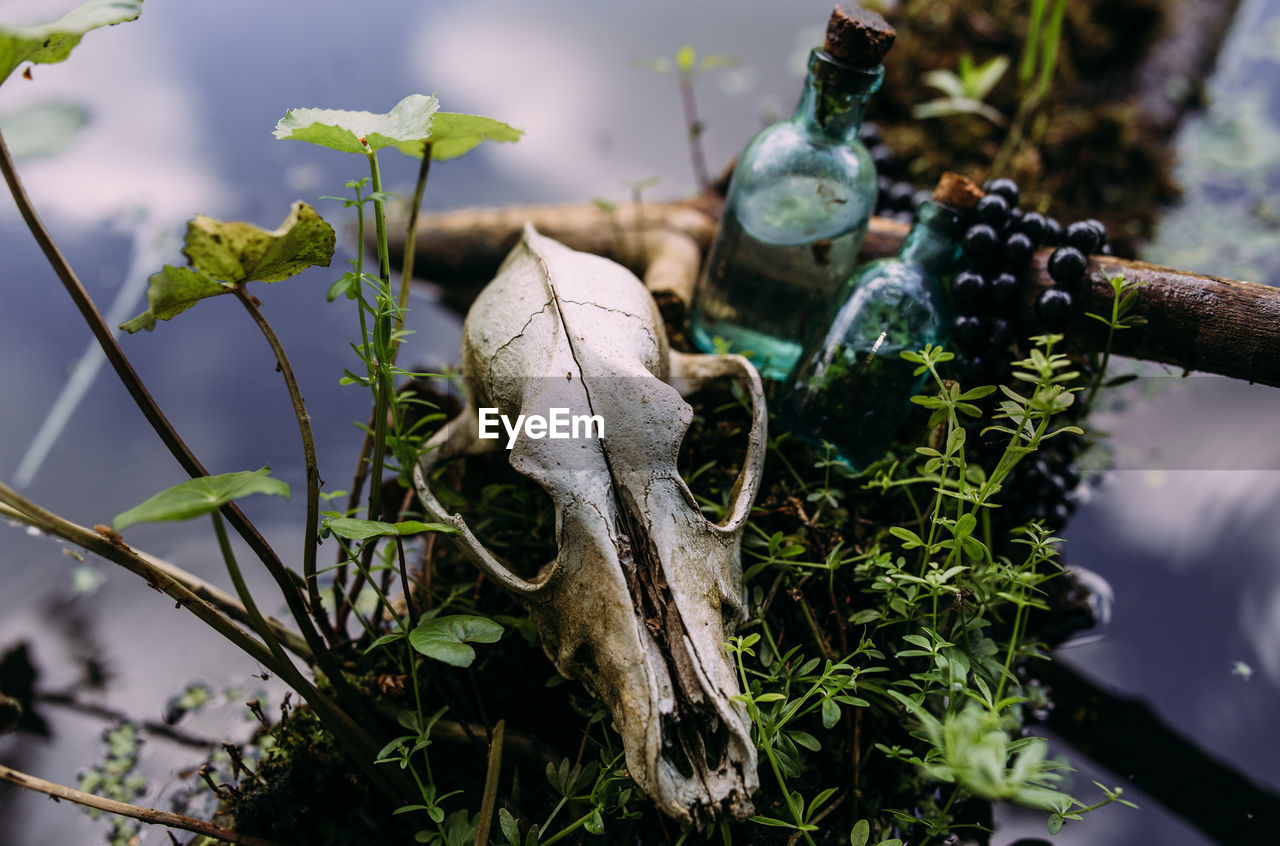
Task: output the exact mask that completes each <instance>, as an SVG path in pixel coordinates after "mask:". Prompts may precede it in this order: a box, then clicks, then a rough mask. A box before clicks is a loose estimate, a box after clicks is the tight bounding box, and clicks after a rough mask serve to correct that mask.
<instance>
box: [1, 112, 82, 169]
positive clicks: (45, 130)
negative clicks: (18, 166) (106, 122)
mask: <svg viewBox="0 0 1280 846" xmlns="http://www.w3.org/2000/svg"><path fill="white" fill-rule="evenodd" d="M88 123H89V110H88V109H86V108H85V107H84V106H83V105H81V104H80V103H69V102H45V103H33V104H31V105H29V106H27V107H25V108H22V109H18V110H17V111H15V112H12V113H10V114H7V115H5V116H4V117H3V118H0V128H3V129H4V139H5V143H6V144H8V145H9V155H11V156H13V157H14V158H15V159H18V160H21V159H34V158H45V157H49V156H56V155H57V154H58V153H61V152H62V151H63V150H65V149H67V147H69V146H71V142H72V141H73V140H74V139H75V136H76V133H77V132H79V131H80V130H81V129H82V128H83V127H85V126H86V125H87V124H88Z"/></svg>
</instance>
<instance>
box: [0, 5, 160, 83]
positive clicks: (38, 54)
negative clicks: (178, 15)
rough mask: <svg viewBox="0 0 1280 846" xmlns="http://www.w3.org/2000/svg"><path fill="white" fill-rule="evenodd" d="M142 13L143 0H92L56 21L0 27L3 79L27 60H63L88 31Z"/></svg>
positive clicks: (134, 17) (52, 61)
mask: <svg viewBox="0 0 1280 846" xmlns="http://www.w3.org/2000/svg"><path fill="white" fill-rule="evenodd" d="M140 14H142V0H89V2H87V3H82V4H80V5H79V6H77V7H76V8H74V9H72V10H71V11H70V12H67V13H66V14H65V15H63V16H62V17H60V18H58V19H57V20H56V21H53V22H52V23H45V24H33V25H30V26H0V82H3V81H4V80H6V79H8V78H9V74H11V73H13V71H14V68H16V67H17V66H18V65H20V64H22V63H23V62H35V63H36V64H54V63H56V62H61V61H63V60H64V59H66V58H67V56H69V55H71V51H72V50H74V49H75V47H76V45H77V44H79V43H80V39H81V38H83V37H84V35H85V33H87V32H89V31H90V30H94V29H97V28H98V27H102V26H111V25H112V24H118V23H125V22H126V21H131V20H134V19H136V18H137V17H138V15H140Z"/></svg>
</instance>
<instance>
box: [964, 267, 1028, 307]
mask: <svg viewBox="0 0 1280 846" xmlns="http://www.w3.org/2000/svg"><path fill="white" fill-rule="evenodd" d="M953 284H954V283H953ZM988 287H989V290H990V291H991V299H992V301H993V302H997V303H1008V302H1012V301H1013V298H1014V295H1015V294H1017V293H1018V277H1016V276H1014V275H1013V274H1012V273H1001V274H1000V275H999V276H997V277H995V278H994V279H992V280H991V283H990V285H989V286H988Z"/></svg>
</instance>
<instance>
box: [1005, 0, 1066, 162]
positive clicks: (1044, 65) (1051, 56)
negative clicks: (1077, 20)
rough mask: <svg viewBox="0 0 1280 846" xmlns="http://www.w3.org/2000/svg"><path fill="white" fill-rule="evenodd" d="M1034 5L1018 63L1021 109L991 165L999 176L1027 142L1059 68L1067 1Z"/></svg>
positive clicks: (1042, 0) (1040, 0) (1041, 0)
mask: <svg viewBox="0 0 1280 846" xmlns="http://www.w3.org/2000/svg"><path fill="white" fill-rule="evenodd" d="M1030 3H1031V7H1030V18H1029V20H1028V22H1027V37H1026V41H1025V42H1024V43H1023V45H1022V57H1021V59H1020V60H1019V61H1018V86H1019V91H1020V93H1019V97H1018V110H1017V112H1016V113H1015V114H1014V117H1013V121H1012V122H1011V123H1010V125H1009V132H1008V133H1007V134H1006V135H1005V138H1004V141H1003V142H1002V143H1001V144H1000V150H999V152H997V153H996V157H995V160H994V161H993V162H992V165H991V172H992V173H994V174H997V175H998V174H1001V173H1004V171H1005V168H1006V167H1007V166H1008V164H1009V161H1010V160H1011V159H1012V157H1013V154H1014V153H1015V152H1017V150H1018V149H1019V148H1020V147H1021V145H1022V144H1023V143H1024V142H1025V141H1026V128H1027V125H1028V124H1029V123H1030V121H1031V118H1032V116H1033V115H1034V114H1035V112H1036V110H1037V109H1038V108H1039V107H1040V104H1041V103H1043V102H1044V99H1045V97H1046V96H1047V95H1048V93H1049V87H1050V86H1051V85H1052V84H1053V75H1054V73H1055V71H1057V69H1058V53H1059V46H1060V43H1061V41H1062V21H1063V18H1064V17H1065V16H1066V12H1067V0H1053V7H1052V8H1049V0H1030Z"/></svg>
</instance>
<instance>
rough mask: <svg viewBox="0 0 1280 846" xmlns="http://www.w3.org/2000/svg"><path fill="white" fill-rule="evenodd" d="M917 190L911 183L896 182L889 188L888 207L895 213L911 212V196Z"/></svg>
mask: <svg viewBox="0 0 1280 846" xmlns="http://www.w3.org/2000/svg"><path fill="white" fill-rule="evenodd" d="M915 192H916V188H915V186H914V185H912V184H911V183H910V182H895V183H893V185H892V186H891V187H890V188H889V196H888V200H887V202H888V205H889V208H891V209H893V210H895V211H910V210H911V196H912V195H913V194H915Z"/></svg>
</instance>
